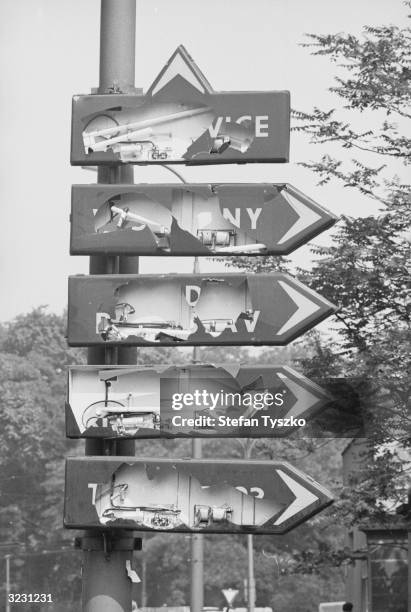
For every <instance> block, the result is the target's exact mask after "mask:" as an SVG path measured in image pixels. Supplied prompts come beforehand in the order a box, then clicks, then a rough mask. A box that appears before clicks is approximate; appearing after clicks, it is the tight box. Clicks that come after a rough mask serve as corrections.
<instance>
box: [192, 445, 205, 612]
mask: <svg viewBox="0 0 411 612" xmlns="http://www.w3.org/2000/svg"><path fill="white" fill-rule="evenodd" d="M201 442H202V441H201V438H193V441H192V456H193V458H194V459H201V457H202V448H201ZM190 603H191V612H202V610H203V606H204V536H203V535H202V534H201V533H193V534H192V535H191V596H190Z"/></svg>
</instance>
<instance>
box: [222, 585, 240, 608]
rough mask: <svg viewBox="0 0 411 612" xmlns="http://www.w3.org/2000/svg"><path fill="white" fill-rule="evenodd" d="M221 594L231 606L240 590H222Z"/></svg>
mask: <svg viewBox="0 0 411 612" xmlns="http://www.w3.org/2000/svg"><path fill="white" fill-rule="evenodd" d="M221 592H222V594H223V595H224V597H225V598H226V601H227V603H228V605H229V606H231V604H232V603H233V601H234V599H235V597H236V595H237V594H238V590H237V589H221Z"/></svg>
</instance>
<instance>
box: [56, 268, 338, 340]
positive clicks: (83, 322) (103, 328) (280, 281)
mask: <svg viewBox="0 0 411 612" xmlns="http://www.w3.org/2000/svg"><path fill="white" fill-rule="evenodd" d="M335 310H336V307H335V306H334V305H333V304H331V303H330V302H329V301H328V300H326V299H324V298H322V297H321V296H320V295H318V294H317V293H315V291H312V290H311V289H309V288H308V287H306V286H305V285H303V284H302V283H300V282H299V281H297V280H295V279H294V278H292V277H290V276H288V275H287V274H283V273H271V274H258V275H255V274H215V275H210V274H207V275H206V274H175V275H174V274H168V275H125V274H118V275H104V276H102V275H99V276H72V277H70V278H69V309H68V343H69V345H70V346H94V345H104V344H106V345H119V344H125V345H132V346H150V345H159V344H161V345H164V346H174V345H175V344H180V345H182V346H197V345H217V346H224V345H231V346H234V345H256V346H258V345H283V344H287V343H288V342H291V340H294V339H295V338H297V337H298V336H300V335H301V334H303V333H304V332H305V331H307V330H308V329H310V328H312V327H314V326H315V325H316V324H317V323H319V322H320V321H322V320H323V319H325V318H326V317H328V316H329V315H330V314H332V313H333V312H335Z"/></svg>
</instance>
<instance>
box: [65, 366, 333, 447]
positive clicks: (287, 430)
mask: <svg viewBox="0 0 411 612" xmlns="http://www.w3.org/2000/svg"><path fill="white" fill-rule="evenodd" d="M67 387H68V391H67V402H66V434H67V436H68V437H69V438H80V437H83V438H159V437H168V438H177V437H247V438H253V437H273V438H279V437H283V436H287V435H290V434H291V433H292V432H293V431H295V430H296V429H298V428H301V430H302V433H304V431H303V430H304V427H305V424H306V422H307V421H308V420H311V418H312V417H314V416H315V415H317V414H318V413H319V412H320V411H322V409H324V408H325V407H326V406H327V404H328V403H329V402H331V401H332V398H331V397H330V396H329V395H328V394H327V393H326V392H325V391H324V390H323V389H322V388H321V387H320V386H319V385H317V384H315V383H313V382H312V381H310V380H309V379H308V378H306V377H304V376H302V375H301V374H298V373H297V372H295V371H294V370H292V369H291V368H288V367H284V366H267V365H261V366H254V365H252V366H251V365H233V364H223V365H212V364H196V365H181V366H177V365H158V366H72V367H70V368H69V372H68V386H67Z"/></svg>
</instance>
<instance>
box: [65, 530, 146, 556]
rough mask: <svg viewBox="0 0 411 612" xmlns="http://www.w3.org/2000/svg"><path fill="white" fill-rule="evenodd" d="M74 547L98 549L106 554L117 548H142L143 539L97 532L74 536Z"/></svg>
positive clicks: (131, 549)
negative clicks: (91, 534)
mask: <svg viewBox="0 0 411 612" xmlns="http://www.w3.org/2000/svg"><path fill="white" fill-rule="evenodd" d="M74 548H79V549H81V550H96V551H97V550H99V551H104V553H106V554H107V555H110V553H111V552H114V551H118V550H130V551H133V550H142V548H143V540H142V539H141V538H134V537H121V538H119V537H118V536H113V534H111V533H105V532H99V533H96V535H95V536H83V537H82V536H79V537H77V538H74Z"/></svg>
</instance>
